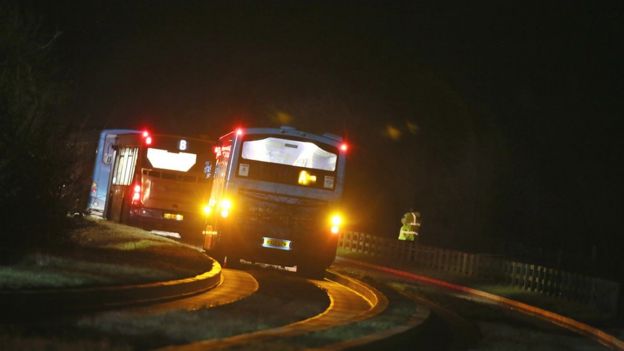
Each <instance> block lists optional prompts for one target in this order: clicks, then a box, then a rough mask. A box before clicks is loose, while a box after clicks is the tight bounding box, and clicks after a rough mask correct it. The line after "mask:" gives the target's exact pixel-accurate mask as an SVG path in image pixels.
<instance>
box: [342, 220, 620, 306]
mask: <svg viewBox="0 0 624 351" xmlns="http://www.w3.org/2000/svg"><path fill="white" fill-rule="evenodd" d="M338 246H339V248H340V249H342V250H344V251H345V252H347V253H357V254H360V255H365V256H370V257H371V258H373V257H379V258H383V259H384V260H386V261H388V260H390V261H395V262H397V263H410V264H413V265H414V268H419V267H420V268H426V269H432V270H438V271H443V272H449V273H453V274H458V275H462V276H466V277H475V278H479V279H482V280H486V281H492V282H496V283H498V284H501V283H502V284H505V285H509V286H513V287H516V288H520V289H522V290H525V291H529V292H535V293H539V294H544V295H548V296H552V297H557V298H561V299H567V300H570V301H576V302H579V303H582V304H585V305H588V306H591V307H594V308H596V309H598V310H600V311H601V312H604V313H605V314H607V315H615V314H616V313H617V304H618V297H619V292H620V285H619V284H618V283H616V282H612V281H608V280H604V279H599V278H592V277H588V276H584V275H580V274H575V273H570V272H565V271H561V270H558V269H554V268H549V267H544V266H540V265H536V264H530V263H523V262H516V261H511V260H507V259H504V258H501V257H496V256H491V255H484V254H471V253H466V252H461V251H454V250H445V249H440V248H435V247H431V246H424V245H421V244H418V243H415V242H409V241H399V240H396V239H390V238H383V237H379V236H374V235H370V234H366V233H359V232H347V233H344V234H342V235H341V237H340V240H339V243H338Z"/></svg>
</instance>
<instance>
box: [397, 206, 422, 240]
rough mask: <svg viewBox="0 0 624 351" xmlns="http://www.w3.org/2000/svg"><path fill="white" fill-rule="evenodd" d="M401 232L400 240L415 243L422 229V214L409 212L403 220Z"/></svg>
mask: <svg viewBox="0 0 624 351" xmlns="http://www.w3.org/2000/svg"><path fill="white" fill-rule="evenodd" d="M401 223H403V226H401V230H400V231H399V240H406V241H414V240H416V237H417V236H418V230H419V229H420V213H419V212H415V211H410V212H407V213H406V214H404V215H403V218H401Z"/></svg>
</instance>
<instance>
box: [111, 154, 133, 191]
mask: <svg viewBox="0 0 624 351" xmlns="http://www.w3.org/2000/svg"><path fill="white" fill-rule="evenodd" d="M138 152H139V149H138V148H136V147H122V148H120V149H119V156H118V161H117V162H115V169H114V170H113V185H130V183H131V182H132V178H133V176H134V168H135V166H136V161H137V155H138Z"/></svg>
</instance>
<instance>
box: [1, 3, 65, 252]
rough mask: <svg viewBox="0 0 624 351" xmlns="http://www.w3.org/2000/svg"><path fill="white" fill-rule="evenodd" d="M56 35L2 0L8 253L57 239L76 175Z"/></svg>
mask: <svg viewBox="0 0 624 351" xmlns="http://www.w3.org/2000/svg"><path fill="white" fill-rule="evenodd" d="M59 36H60V33H59V32H46V31H45V30H44V29H43V26H42V21H41V19H40V18H37V17H36V16H34V15H33V14H32V13H29V12H28V11H27V10H25V9H24V8H21V7H20V6H19V5H17V4H10V3H7V2H2V3H0V117H1V118H0V216H1V217H2V218H3V220H2V226H1V227H0V248H2V249H3V250H5V251H7V252H8V253H19V252H22V251H24V250H28V249H32V248H36V247H41V246H46V245H49V244H50V243H54V242H58V241H59V239H62V236H63V233H64V232H65V229H66V228H67V212H68V209H69V208H70V206H71V199H72V198H73V197H74V196H73V192H74V191H75V189H73V187H72V186H71V185H72V184H73V183H75V182H74V180H73V179H72V172H71V170H72V167H73V163H74V161H73V157H72V152H71V148H72V141H71V140H69V139H70V137H69V136H70V135H72V132H71V128H72V123H71V121H70V120H69V119H68V118H62V117H60V116H59V112H58V111H59V110H60V108H61V106H62V102H63V101H64V100H66V99H65V96H64V95H65V92H66V91H67V90H66V89H65V87H64V86H63V85H62V84H59V79H58V71H57V70H56V68H55V67H56V66H55V64H54V60H53V54H52V48H53V47H54V45H55V42H56V40H57V38H58V37H59ZM0 254H2V253H0ZM2 255H3V256H6V253H5V254H2Z"/></svg>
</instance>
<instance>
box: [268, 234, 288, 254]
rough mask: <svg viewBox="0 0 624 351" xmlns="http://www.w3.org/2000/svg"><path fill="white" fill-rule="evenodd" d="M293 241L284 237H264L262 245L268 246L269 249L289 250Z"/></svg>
mask: <svg viewBox="0 0 624 351" xmlns="http://www.w3.org/2000/svg"><path fill="white" fill-rule="evenodd" d="M290 244H291V241H290V240H283V239H275V238H269V237H266V236H265V237H262V247H266V248H269V249H278V250H286V251H289V250H290V249H291V247H290Z"/></svg>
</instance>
